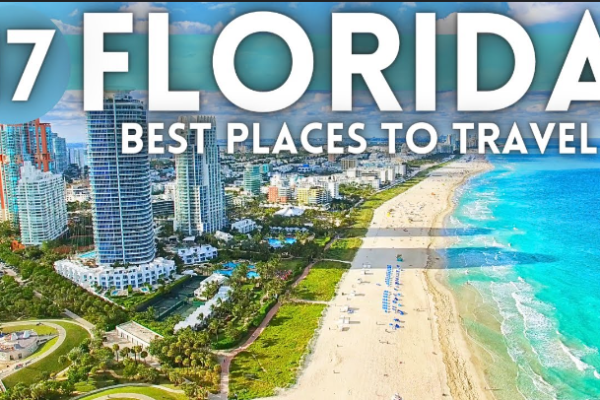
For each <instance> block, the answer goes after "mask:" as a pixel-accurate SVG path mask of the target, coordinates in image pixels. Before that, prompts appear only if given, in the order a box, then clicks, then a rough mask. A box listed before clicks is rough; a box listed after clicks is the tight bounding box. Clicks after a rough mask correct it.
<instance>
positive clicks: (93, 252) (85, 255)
mask: <svg viewBox="0 0 600 400" xmlns="http://www.w3.org/2000/svg"><path fill="white" fill-rule="evenodd" d="M78 257H79V258H83V259H88V258H96V250H91V251H88V252H87V253H81V254H79V255H78Z"/></svg>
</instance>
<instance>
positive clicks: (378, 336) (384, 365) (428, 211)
mask: <svg viewBox="0 0 600 400" xmlns="http://www.w3.org/2000/svg"><path fill="white" fill-rule="evenodd" d="M465 159H466V160H468V159H471V157H470V156H467V157H464V158H463V159H462V160H459V161H455V162H452V163H450V164H448V165H447V166H445V167H444V168H441V169H438V170H436V171H434V172H432V173H431V174H430V176H429V177H428V178H427V179H425V180H424V181H422V182H421V183H419V184H418V185H416V186H414V187H413V188H411V189H409V190H408V191H406V192H405V193H402V194H400V195H399V196H397V197H395V198H394V199H392V200H390V201H388V202H387V203H385V204H384V205H383V206H381V207H380V208H378V209H377V210H376V211H375V215H374V218H373V221H372V223H371V227H370V229H369V231H368V234H367V237H366V238H365V239H364V242H363V245H362V247H361V249H360V250H359V252H358V253H357V256H356V258H355V260H354V262H353V264H352V268H351V269H350V270H349V271H348V272H347V273H346V274H345V275H344V278H343V279H342V282H341V283H340V286H339V290H338V293H337V295H336V297H335V298H334V299H333V300H332V302H331V304H330V306H329V307H328V308H327V311H326V314H325V316H324V317H323V320H322V327H321V329H320V331H319V333H318V335H317V337H316V338H315V339H314V342H313V344H312V348H311V352H310V354H308V355H307V357H306V359H305V362H304V369H303V371H302V373H301V375H300V377H299V380H298V383H297V384H296V385H295V386H294V387H293V388H291V389H288V390H286V391H283V392H282V393H280V394H279V395H278V396H276V398H280V399H289V400H295V399H297V400H306V399H314V400H316V399H319V400H320V399H390V398H391V397H392V395H393V394H394V393H399V394H400V395H401V396H403V399H404V400H424V399H442V398H451V399H456V400H462V399H469V400H475V399H492V398H493V397H492V394H491V392H490V391H488V390H486V384H485V380H484V378H483V375H482V373H481V368H477V366H476V365H475V362H476V361H475V360H474V357H472V356H471V352H470V350H469V347H468V343H467V340H466V338H465V334H464V332H463V330H462V328H461V326H460V323H459V320H458V313H457V311H456V310H457V308H456V305H455V302H454V299H453V297H452V295H451V293H450V292H449V290H448V289H446V288H445V286H444V285H443V284H442V283H441V282H440V281H439V279H441V275H442V274H441V272H440V268H443V260H440V259H439V256H438V255H437V253H436V252H435V249H439V248H443V247H445V246H447V245H448V244H449V240H452V239H451V238H448V237H444V236H442V235H441V233H442V228H443V222H444V218H445V216H446V215H447V213H448V212H450V211H451V209H452V202H451V200H452V196H453V193H454V189H455V188H456V187H457V186H459V185H461V184H462V183H463V182H464V181H465V180H466V179H468V177H469V176H472V175H474V174H476V173H479V172H482V171H485V170H486V169H488V168H490V167H489V164H488V163H487V162H485V161H483V160H479V161H475V160H472V161H469V162H465ZM397 254H402V257H403V260H404V261H403V262H402V263H397V262H396V255H397ZM365 264H370V265H371V268H368V269H367V270H366V272H365V271H364V270H365V268H363V266H364V265H365ZM396 264H399V265H401V267H402V269H403V271H402V272H401V273H400V282H401V285H400V286H399V289H400V292H401V297H400V298H399V304H401V307H400V309H401V310H403V311H404V313H405V314H404V315H400V314H396V313H394V314H392V313H385V311H384V310H383V309H382V301H383V293H384V290H389V291H390V292H392V291H393V285H394V283H393V281H394V278H392V287H388V286H387V285H386V283H385V275H386V266H387V265H392V266H393V267H395V266H396ZM394 274H395V272H393V273H392V275H394ZM345 306H348V307H350V309H351V310H352V311H353V312H352V313H351V314H347V313H345V312H343V311H342V308H343V307H345ZM391 306H392V304H391V300H390V310H391ZM343 316H346V317H349V323H347V324H345V325H344V330H343V331H340V329H339V328H338V322H339V320H340V317H343ZM395 318H397V319H399V321H400V322H399V324H400V325H401V328H399V329H397V330H393V329H392V327H390V326H389V324H390V323H391V322H393V321H394V319H395Z"/></svg>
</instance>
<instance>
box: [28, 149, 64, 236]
mask: <svg viewBox="0 0 600 400" xmlns="http://www.w3.org/2000/svg"><path fill="white" fill-rule="evenodd" d="M17 204H18V210H19V211H18V216H19V226H20V228H21V243H23V244H24V245H40V244H42V243H44V242H47V241H51V240H54V239H56V238H58V237H60V236H61V235H63V234H64V233H65V232H66V231H67V203H66V201H65V181H64V179H63V178H62V176H61V175H58V174H53V173H51V172H42V171H40V170H38V169H37V168H35V167H34V166H33V165H32V164H31V162H29V161H26V162H25V164H24V165H23V166H22V167H21V179H20V180H19V183H18V185H17Z"/></svg>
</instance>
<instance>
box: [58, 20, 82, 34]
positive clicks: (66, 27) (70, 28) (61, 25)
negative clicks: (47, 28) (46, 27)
mask: <svg viewBox="0 0 600 400" xmlns="http://www.w3.org/2000/svg"><path fill="white" fill-rule="evenodd" d="M52 22H54V25H56V27H57V28H58V29H59V30H60V31H61V32H62V33H63V34H64V35H81V33H82V32H83V29H82V28H81V26H75V25H71V24H67V23H65V22H62V21H61V20H59V19H53V20H52Z"/></svg>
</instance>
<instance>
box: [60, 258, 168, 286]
mask: <svg viewBox="0 0 600 400" xmlns="http://www.w3.org/2000/svg"><path fill="white" fill-rule="evenodd" d="M54 269H55V270H56V272H57V273H58V274H60V275H62V276H64V277H65V278H67V279H69V280H71V281H73V282H75V283H76V284H78V285H79V286H82V287H84V288H92V287H94V286H99V287H101V288H103V289H109V288H117V289H119V290H122V289H126V288H127V287H128V286H129V285H131V287H133V288H139V287H141V286H143V285H145V284H149V285H155V284H157V283H158V281H159V279H165V278H169V277H171V275H173V273H175V271H176V267H175V262H174V261H172V260H166V259H164V258H161V257H158V258H156V259H155V260H154V261H152V262H149V263H144V264H140V265H135V266H129V267H109V266H100V265H91V266H90V265H87V264H86V263H85V262H84V261H83V260H81V259H74V260H69V259H67V260H60V261H57V262H55V263H54Z"/></svg>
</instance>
